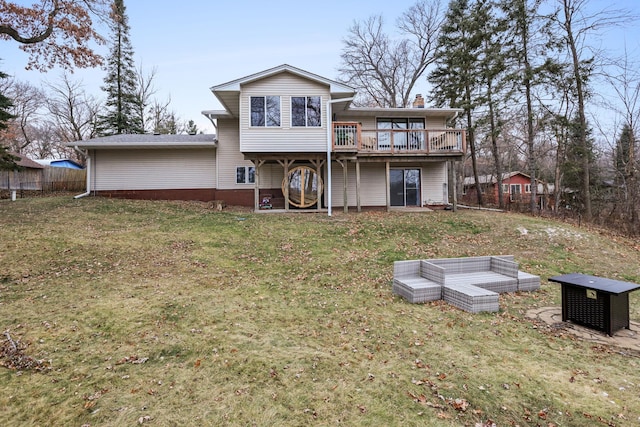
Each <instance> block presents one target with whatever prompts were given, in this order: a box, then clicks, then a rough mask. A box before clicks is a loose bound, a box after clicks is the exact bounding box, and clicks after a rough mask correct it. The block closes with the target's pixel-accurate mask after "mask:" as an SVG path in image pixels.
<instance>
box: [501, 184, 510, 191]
mask: <svg viewBox="0 0 640 427" xmlns="http://www.w3.org/2000/svg"><path fill="white" fill-rule="evenodd" d="M502 192H503V193H509V184H502Z"/></svg>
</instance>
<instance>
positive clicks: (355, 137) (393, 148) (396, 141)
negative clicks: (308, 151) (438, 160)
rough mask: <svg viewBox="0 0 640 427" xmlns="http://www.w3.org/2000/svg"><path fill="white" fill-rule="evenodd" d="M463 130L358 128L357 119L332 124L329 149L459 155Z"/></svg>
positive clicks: (463, 147) (463, 148)
mask: <svg viewBox="0 0 640 427" xmlns="http://www.w3.org/2000/svg"><path fill="white" fill-rule="evenodd" d="M465 148H466V141H465V131H464V129H375V130H370V129H362V127H361V125H360V124H359V123H357V122H334V123H333V150H334V151H356V152H358V153H382V154H384V153H390V154H404V153H415V154H463V153H464V152H465Z"/></svg>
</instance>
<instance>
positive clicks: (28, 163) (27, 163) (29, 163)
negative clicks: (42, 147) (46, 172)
mask: <svg viewBox="0 0 640 427" xmlns="http://www.w3.org/2000/svg"><path fill="white" fill-rule="evenodd" d="M9 154H11V155H12V156H15V157H17V158H18V159H19V160H18V161H17V162H16V164H17V165H18V166H21V167H23V168H28V169H44V166H42V165H41V164H39V163H36V162H34V161H33V160H31V159H30V158H28V157H27V156H23V155H22V154H18V153H16V152H13V151H9Z"/></svg>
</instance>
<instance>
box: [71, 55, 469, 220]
mask: <svg viewBox="0 0 640 427" xmlns="http://www.w3.org/2000/svg"><path fill="white" fill-rule="evenodd" d="M211 91H212V92H213V94H214V95H215V96H216V98H217V99H218V100H219V101H220V103H221V104H222V106H223V107H224V110H208V111H203V114H204V115H205V116H207V117H208V118H209V119H211V121H212V122H213V123H214V124H215V126H216V129H217V135H215V136H214V135H117V136H110V137H105V138H96V139H93V140H89V141H78V142H76V143H73V144H72V145H75V146H77V147H78V149H80V150H83V151H84V152H85V153H86V155H87V168H88V170H89V172H88V174H89V179H88V181H89V188H88V192H91V193H94V194H98V195H101V194H102V195H110V196H121V197H136V198H161V199H195V200H224V201H225V203H226V204H228V205H244V206H249V207H252V208H254V209H255V210H259V209H261V208H274V209H275V208H282V209H285V210H289V209H312V210H321V209H327V210H328V211H329V212H331V208H332V207H342V208H344V209H347V208H348V207H355V208H357V209H358V210H360V208H362V207H366V208H386V209H390V208H391V207H395V206H398V207H411V206H444V205H447V204H448V203H449V199H448V181H447V177H448V173H447V170H448V169H447V164H448V162H450V161H461V160H462V159H463V156H464V153H465V131H464V130H462V129H453V128H450V127H449V123H450V121H451V120H452V119H454V118H455V117H456V116H457V115H458V114H459V113H460V112H461V110H459V109H432V108H424V101H423V100H422V97H420V96H418V97H417V99H416V101H417V102H416V103H414V108H356V107H353V106H351V101H352V100H353V97H354V95H355V92H354V89H353V88H351V87H349V86H346V85H344V84H342V83H339V82H336V81H333V80H329V79H326V78H324V77H321V76H318V75H315V74H312V73H309V72H307V71H304V70H301V69H299V68H295V67H292V66H290V65H281V66H278V67H275V68H271V69H269V70H265V71H262V72H259V73H256V74H252V75H249V76H246V77H242V78H240V79H237V80H233V81H230V82H227V83H223V84H220V85H216V86H213V87H212V88H211Z"/></svg>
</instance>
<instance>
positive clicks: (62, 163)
mask: <svg viewBox="0 0 640 427" xmlns="http://www.w3.org/2000/svg"><path fill="white" fill-rule="evenodd" d="M34 162H36V163H39V164H41V165H42V166H50V167H52V168H67V169H84V166H82V165H81V164H80V163H78V162H76V161H74V160H71V159H35V160H34Z"/></svg>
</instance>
